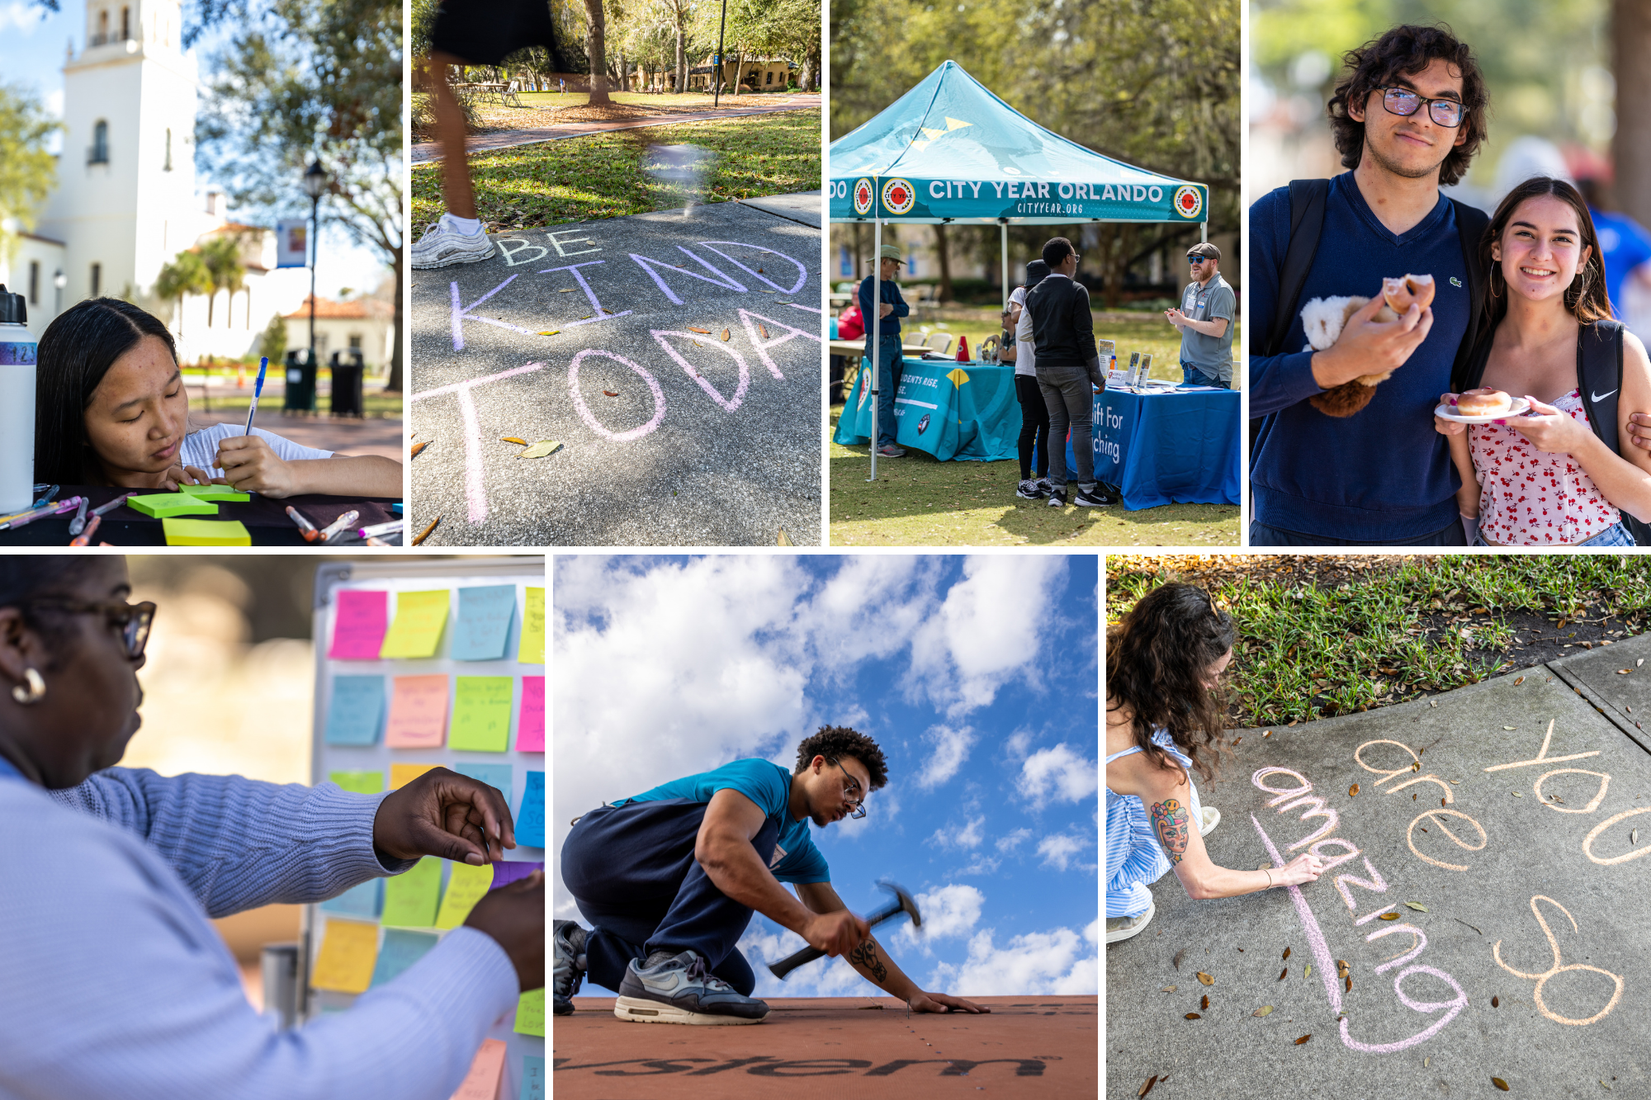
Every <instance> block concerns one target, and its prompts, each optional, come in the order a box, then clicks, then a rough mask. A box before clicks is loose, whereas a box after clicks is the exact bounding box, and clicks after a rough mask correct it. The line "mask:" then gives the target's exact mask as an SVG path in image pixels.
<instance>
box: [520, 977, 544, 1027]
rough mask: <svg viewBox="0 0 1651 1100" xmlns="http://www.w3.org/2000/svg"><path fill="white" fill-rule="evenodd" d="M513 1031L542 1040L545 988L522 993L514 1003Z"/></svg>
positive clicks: (541, 987)
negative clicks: (514, 1023)
mask: <svg viewBox="0 0 1651 1100" xmlns="http://www.w3.org/2000/svg"><path fill="white" fill-rule="evenodd" d="M513 1030H514V1031H515V1032H516V1034H518V1035H537V1036H539V1037H540V1038H544V1034H545V987H544V986H540V987H539V988H538V989H530V990H528V991H527V992H526V993H523V994H522V995H521V997H520V998H518V999H517V1001H516V1026H515V1028H513Z"/></svg>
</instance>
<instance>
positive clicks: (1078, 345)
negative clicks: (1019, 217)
mask: <svg viewBox="0 0 1651 1100" xmlns="http://www.w3.org/2000/svg"><path fill="white" fill-rule="evenodd" d="M1043 262H1044V263H1046V264H1048V265H1049V276H1048V277H1047V278H1046V279H1044V280H1043V281H1042V282H1041V283H1039V284H1038V285H1037V286H1036V287H1034V288H1032V290H1031V291H1030V292H1029V293H1028V294H1027V295H1026V311H1027V312H1028V313H1030V314H1031V315H1032V341H1033V348H1034V357H1035V358H1034V362H1035V365H1036V370H1037V372H1038V389H1040V390H1041V391H1043V400H1044V404H1045V405H1047V406H1048V408H1049V481H1050V483H1051V484H1052V485H1053V486H1054V491H1053V492H1051V493H1050V494H1049V506H1050V507H1051V508H1064V507H1066V483H1067V478H1066V474H1067V470H1066V446H1065V443H1066V438H1067V430H1068V428H1070V429H1071V433H1072V455H1073V458H1074V459H1075V460H1076V461H1077V464H1078V470H1077V474H1078V491H1077V494H1076V495H1075V496H1074V497H1073V498H1072V503H1073V504H1076V505H1077V506H1078V507H1080V508H1104V507H1106V506H1107V505H1109V504H1116V503H1117V498H1116V497H1113V496H1109V495H1108V494H1106V493H1105V492H1103V491H1102V490H1101V489H1100V487H1099V486H1097V485H1096V484H1095V454H1094V451H1093V448H1092V444H1091V442H1090V434H1091V430H1092V419H1093V410H1094V402H1095V399H1094V389H1097V388H1098V389H1104V388H1105V387H1106V380H1105V379H1104V378H1102V377H1101V357H1100V352H1099V351H1098V350H1096V347H1095V321H1094V318H1093V317H1092V316H1091V315H1090V312H1089V291H1087V290H1085V289H1084V287H1083V284H1082V283H1079V282H1078V281H1077V280H1076V279H1074V278H1073V275H1075V274H1076V273H1077V270H1078V253H1077V250H1076V249H1074V248H1073V247H1072V242H1071V241H1069V240H1067V239H1066V238H1065V237H1055V238H1052V239H1051V240H1050V241H1049V242H1048V243H1047V244H1045V245H1044V246H1043ZM1092 387H1093V388H1092Z"/></svg>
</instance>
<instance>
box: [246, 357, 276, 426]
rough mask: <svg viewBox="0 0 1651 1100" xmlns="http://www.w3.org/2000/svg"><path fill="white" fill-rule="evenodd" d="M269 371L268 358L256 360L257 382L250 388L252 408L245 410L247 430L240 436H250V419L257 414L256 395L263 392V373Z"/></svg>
mask: <svg viewBox="0 0 1651 1100" xmlns="http://www.w3.org/2000/svg"><path fill="white" fill-rule="evenodd" d="M268 370H269V356H267V355H266V356H264V357H263V358H262V359H260V360H258V381H257V383H256V384H255V385H254V386H253V387H252V407H251V408H250V409H248V410H247V430H246V431H244V432H242V433H241V434H242V435H251V434H252V418H253V417H254V416H256V415H257V413H258V395H259V394H261V393H263V392H264V373H265V372H266V371H268Z"/></svg>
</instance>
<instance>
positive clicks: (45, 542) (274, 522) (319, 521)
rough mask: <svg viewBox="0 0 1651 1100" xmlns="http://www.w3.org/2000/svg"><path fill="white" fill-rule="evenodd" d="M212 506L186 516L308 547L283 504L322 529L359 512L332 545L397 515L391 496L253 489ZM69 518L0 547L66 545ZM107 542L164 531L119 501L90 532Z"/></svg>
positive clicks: (67, 489)
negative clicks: (275, 493) (236, 524)
mask: <svg viewBox="0 0 1651 1100" xmlns="http://www.w3.org/2000/svg"><path fill="white" fill-rule="evenodd" d="M133 491H134V490H131V489H115V488H109V487H105V486H84V485H65V486H64V487H63V489H62V491H61V492H59V493H58V494H57V497H56V498H55V499H57V500H67V499H68V498H70V497H73V496H83V497H88V498H90V500H91V507H92V508H96V507H98V506H99V505H103V504H107V503H108V502H109V501H111V500H114V499H115V498H116V497H118V496H120V495H121V494H123V493H129V492H133ZM164 491H165V490H161V489H143V490H137V492H138V493H139V494H140V495H142V494H148V493H156V492H164ZM212 503H216V504H217V505H218V514H217V515H216V516H190V517H188V518H190V519H220V520H230V519H233V520H240V521H241V523H242V524H244V525H245V526H246V529H247V534H249V535H251V536H252V544H253V545H254V546H314V547H317V548H320V547H321V546H322V545H323V544H322V543H318V542H312V543H306V542H305V541H304V536H303V534H302V533H301V532H300V531H299V529H298V525H297V524H295V523H293V522H292V517H290V516H288V515H287V506H288V505H289V504H290V505H291V506H292V507H294V508H296V509H298V511H299V512H300V513H301V514H302V515H303V516H304V518H305V519H307V520H309V521H310V522H311V523H313V524H315V526H316V527H317V528H320V529H324V528H326V526H327V525H328V524H330V523H332V522H333V521H334V520H335V519H337V518H338V517H339V516H341V515H343V514H344V513H345V512H348V511H351V510H354V511H357V512H360V513H361V515H360V518H359V519H357V520H356V521H355V522H353V523H352V524H351V525H350V526H351V530H352V534H351V537H349V538H347V539H344V540H341V541H339V542H331V543H326V544H325V545H327V546H329V547H333V546H349V545H354V546H360V545H362V540H361V539H360V538H357V537H355V536H354V534H353V531H354V530H355V529H356V528H360V527H370V526H372V525H373V524H376V523H388V522H389V521H391V520H393V519H400V518H401V517H400V516H397V515H396V514H395V513H394V512H392V511H390V505H392V504H395V503H398V501H397V500H396V499H395V498H393V497H368V498H361V499H356V498H351V497H333V496H320V495H318V494H310V495H306V496H295V497H282V498H280V499H276V498H274V497H263V496H259V495H258V494H256V493H254V494H253V495H252V499H251V500H248V501H214V502H212ZM74 518H75V513H74V512H73V511H69V512H64V513H63V514H62V515H59V516H48V517H46V518H43V519H37V520H35V521H34V522H33V523H29V524H26V525H24V526H23V527H19V528H16V529H14V530H6V531H0V546H67V545H68V544H69V540H70V539H72V538H73V537H74V536H73V535H70V534H69V522H70V521H71V520H73V519H74ZM105 542H107V543H109V544H110V545H111V546H165V545H166V532H165V530H164V529H163V528H162V526H161V521H160V520H159V519H156V518H155V517H153V516H146V515H144V514H143V513H142V512H139V511H137V510H135V509H133V508H129V507H127V506H126V505H124V504H122V505H121V506H120V507H119V508H116V509H114V510H113V511H110V512H106V513H104V516H103V523H102V524H100V525H99V526H98V529H97V531H96V533H94V534H93V535H92V545H94V546H96V545H98V544H99V543H105Z"/></svg>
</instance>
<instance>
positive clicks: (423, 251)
mask: <svg viewBox="0 0 1651 1100" xmlns="http://www.w3.org/2000/svg"><path fill="white" fill-rule="evenodd" d="M493 253H494V248H493V242H492V240H490V239H489V238H488V236H487V234H486V233H482V232H479V231H478V232H476V233H473V234H464V233H459V232H457V231H455V230H453V229H450V228H449V227H448V226H447V225H445V224H444V223H442V222H440V221H438V222H436V224H435V225H432V226H431V227H430V228H429V229H428V230H427V231H426V232H425V234H424V236H422V237H420V238H419V239H418V240H417V241H416V242H415V243H414V245H413V248H412V255H411V261H412V264H411V266H412V268H413V270H414V271H430V270H433V269H435V268H438V267H452V266H453V265H454V264H473V263H476V262H478V261H480V260H485V259H488V258H489V257H490V256H492V255H493Z"/></svg>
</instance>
